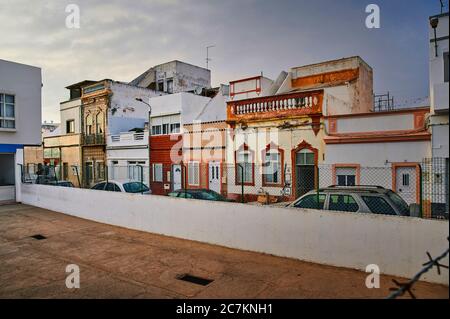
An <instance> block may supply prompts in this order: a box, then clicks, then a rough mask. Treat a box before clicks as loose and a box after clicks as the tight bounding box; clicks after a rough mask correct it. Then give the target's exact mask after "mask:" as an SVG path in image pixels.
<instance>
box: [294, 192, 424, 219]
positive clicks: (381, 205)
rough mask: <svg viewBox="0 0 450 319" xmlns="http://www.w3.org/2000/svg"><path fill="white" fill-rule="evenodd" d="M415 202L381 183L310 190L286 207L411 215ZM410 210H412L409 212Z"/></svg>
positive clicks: (415, 207) (415, 213) (415, 209)
mask: <svg viewBox="0 0 450 319" xmlns="http://www.w3.org/2000/svg"><path fill="white" fill-rule="evenodd" d="M417 206H418V205H417V204H412V205H411V206H408V204H407V203H406V202H405V201H404V200H403V198H401V197H400V196H399V195H398V194H396V193H395V192H393V191H392V190H390V189H386V188H384V187H381V186H330V187H326V188H322V189H319V191H318V192H317V191H316V190H314V191H311V192H309V193H307V194H305V195H303V196H301V197H300V198H298V199H297V200H296V201H294V202H293V203H291V204H289V205H288V207H295V208H310V209H324V210H331V211H344V212H354V213H371V214H383V215H398V216H410V215H418V214H417V210H418V209H417V208H418V207H417ZM410 212H414V214H411V213H410Z"/></svg>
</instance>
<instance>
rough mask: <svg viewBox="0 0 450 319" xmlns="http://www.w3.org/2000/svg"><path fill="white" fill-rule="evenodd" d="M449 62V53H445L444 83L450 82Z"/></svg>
mask: <svg viewBox="0 0 450 319" xmlns="http://www.w3.org/2000/svg"><path fill="white" fill-rule="evenodd" d="M448 62H449V61H448V52H445V53H444V82H448V77H449V74H448V73H449V71H450V70H449V68H450V65H449V63H448Z"/></svg>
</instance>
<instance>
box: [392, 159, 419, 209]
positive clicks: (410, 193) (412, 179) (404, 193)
mask: <svg viewBox="0 0 450 319" xmlns="http://www.w3.org/2000/svg"><path fill="white" fill-rule="evenodd" d="M416 182H417V176H416V168H415V167H397V168H396V189H395V191H396V192H397V194H399V195H400V196H401V197H402V198H403V199H404V200H405V202H407V203H408V204H413V203H416V202H417V187H416Z"/></svg>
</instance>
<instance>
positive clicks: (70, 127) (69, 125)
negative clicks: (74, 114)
mask: <svg viewBox="0 0 450 319" xmlns="http://www.w3.org/2000/svg"><path fill="white" fill-rule="evenodd" d="M66 133H67V134H71V133H75V120H68V121H66Z"/></svg>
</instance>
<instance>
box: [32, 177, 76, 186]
mask: <svg viewBox="0 0 450 319" xmlns="http://www.w3.org/2000/svg"><path fill="white" fill-rule="evenodd" d="M35 184H40V185H53V186H60V187H75V186H74V185H73V184H72V182H70V181H58V180H55V177H48V176H43V175H40V176H38V177H37V178H36V180H35Z"/></svg>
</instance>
